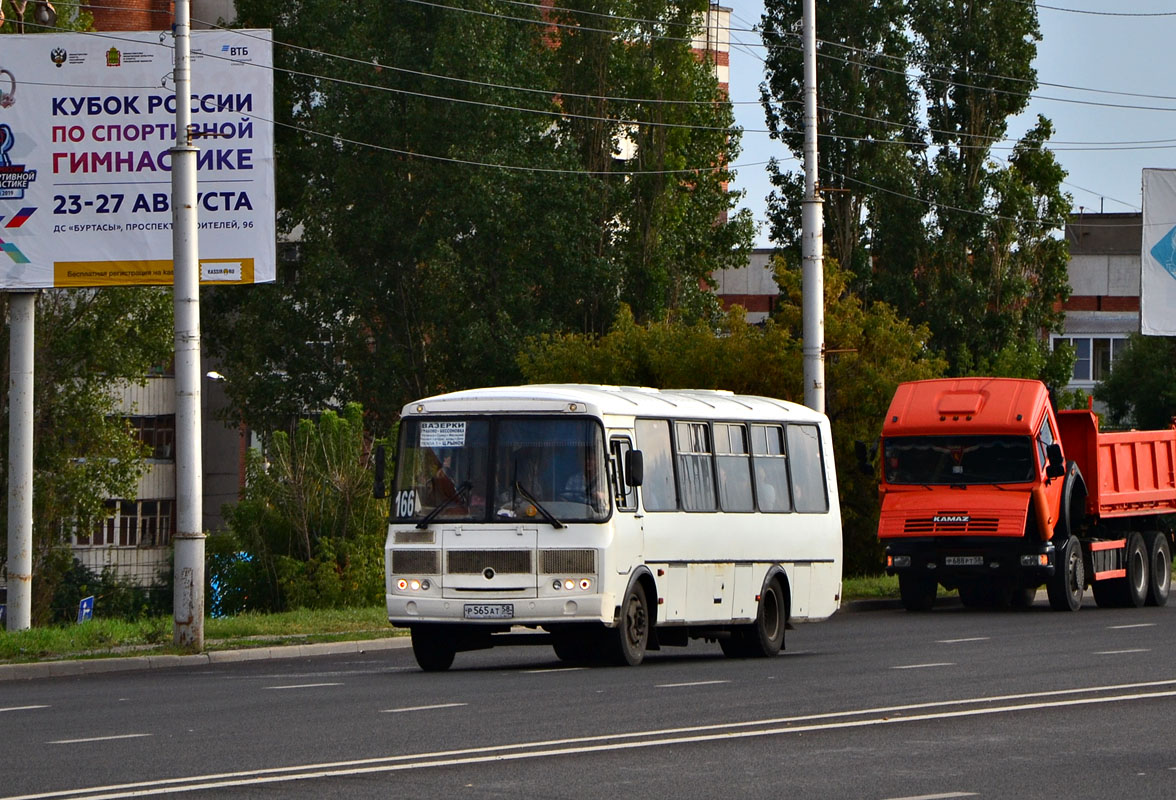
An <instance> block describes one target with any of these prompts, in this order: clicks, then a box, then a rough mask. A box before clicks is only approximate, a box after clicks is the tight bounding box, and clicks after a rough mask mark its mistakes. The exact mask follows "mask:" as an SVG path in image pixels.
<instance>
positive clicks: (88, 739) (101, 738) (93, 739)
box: [45, 733, 155, 744]
mask: <svg viewBox="0 0 1176 800" xmlns="http://www.w3.org/2000/svg"><path fill="white" fill-rule="evenodd" d="M154 735H155V734H153V733H120V734H117V735H115V736H89V737H86V738H85V739H57V740H55V741H52V742H45V744H82V743H83V742H112V741H114V740H115V739H142V738H144V737H146V736H154Z"/></svg>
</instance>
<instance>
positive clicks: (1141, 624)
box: [1107, 622, 1156, 631]
mask: <svg viewBox="0 0 1176 800" xmlns="http://www.w3.org/2000/svg"><path fill="white" fill-rule="evenodd" d="M1155 626H1156V623H1154V622H1137V623H1135V624H1134V625H1111V626H1110V627H1108V628H1107V630H1108V631H1125V630H1127V629H1128V628H1154V627H1155Z"/></svg>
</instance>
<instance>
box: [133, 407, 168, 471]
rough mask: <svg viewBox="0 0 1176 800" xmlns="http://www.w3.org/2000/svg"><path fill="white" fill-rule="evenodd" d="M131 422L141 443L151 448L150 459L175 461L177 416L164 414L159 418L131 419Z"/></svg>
mask: <svg viewBox="0 0 1176 800" xmlns="http://www.w3.org/2000/svg"><path fill="white" fill-rule="evenodd" d="M130 421H131V427H133V428H134V429H135V434H136V435H137V436H138V437H139V441H141V442H143V444H145V445H147V446H148V447H150V448H151V455H150V456H148V458H153V459H156V460H158V461H173V460H175V457H176V456H175V442H176V415H175V414H162V415H160V416H157V417H131V418H130Z"/></svg>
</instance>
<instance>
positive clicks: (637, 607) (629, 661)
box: [608, 583, 649, 667]
mask: <svg viewBox="0 0 1176 800" xmlns="http://www.w3.org/2000/svg"><path fill="white" fill-rule="evenodd" d="M648 644H649V603H648V602H647V601H646V599H645V589H644V587H642V586H641V584H640V583H634V584H633V586H632V588H630V589H629V593H628V594H627V595H625V602H624V603H622V604H621V618H620V619H619V620H618V621H617V627H615V628H613V629H612V630H610V631H609V642H608V650H609V653H608V655H609V656H610V659H609V660H610V661H612V662H613V663H615V664H617V665H618V666H625V665H628V666H630V667H635V666H637V665H638V664H640V663H641V662H642V661H644V660H645V648H646V646H647V645H648Z"/></svg>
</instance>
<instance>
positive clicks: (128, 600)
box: [49, 558, 175, 623]
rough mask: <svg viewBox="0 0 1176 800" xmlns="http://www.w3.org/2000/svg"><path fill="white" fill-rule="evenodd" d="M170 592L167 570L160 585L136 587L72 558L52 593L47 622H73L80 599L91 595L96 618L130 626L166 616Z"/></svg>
mask: <svg viewBox="0 0 1176 800" xmlns="http://www.w3.org/2000/svg"><path fill="white" fill-rule="evenodd" d="M174 591H175V588H174V583H173V581H172V573H171V570H168V574H167V580H166V581H165V582H164V583H163V584H161V585H158V586H140V585H139V584H137V583H134V582H133V581H130V580H127V579H126V578H120V577H119V576H118V575H116V574H115V572H114V570H112V569H111V568H110V567H105V568H104V569H103V570H102V572H101V573H97V572H94V571H93V570H91V569H89V568H88V567H86V566H85V565H84V564H82V562H81V561H78V560H77V559H76V558H75V559H74V560H73V563H72V565H71V566H70V568H69V569H68V570H66V571H65V572H64V573H63V574H62V576H61V580H60V582H59V583H58V584H57V586H56V588H55V590H54V593H53V600H52V602H51V604H50V615H49V622H50V623H60V622H74V621H75V620H77V617H78V604H79V603H80V602H81V601H82V598H85V597H90V596H91V595H92V596H93V597H94V616H96V617H102V618H104V619H122V620H127V621H129V622H134V621H136V620H140V619H147V618H150V617H158V616H164V615H170V614H171V613H172V610H173V608H172V599H173V593H174Z"/></svg>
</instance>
